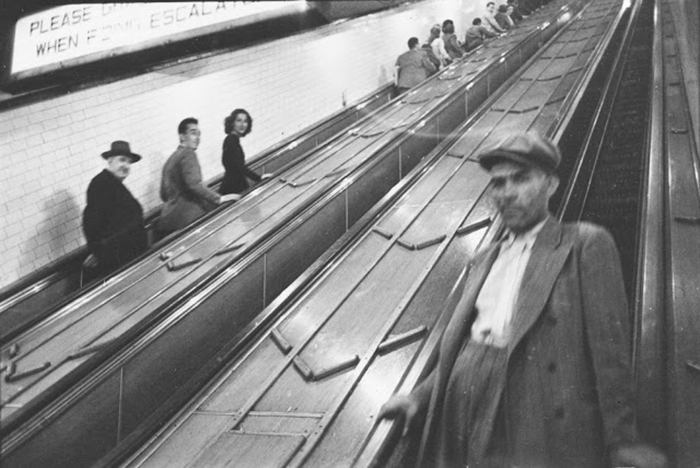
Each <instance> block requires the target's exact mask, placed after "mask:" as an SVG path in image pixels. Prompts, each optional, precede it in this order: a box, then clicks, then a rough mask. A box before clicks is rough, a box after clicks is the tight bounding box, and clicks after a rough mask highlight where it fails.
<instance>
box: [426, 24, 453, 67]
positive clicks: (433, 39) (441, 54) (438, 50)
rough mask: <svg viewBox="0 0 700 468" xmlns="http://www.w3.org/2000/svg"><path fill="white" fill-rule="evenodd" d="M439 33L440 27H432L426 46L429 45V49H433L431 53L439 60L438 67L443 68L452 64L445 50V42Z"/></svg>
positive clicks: (436, 25) (437, 25)
mask: <svg viewBox="0 0 700 468" xmlns="http://www.w3.org/2000/svg"><path fill="white" fill-rule="evenodd" d="M440 33H442V28H441V27H440V25H439V24H435V25H433V27H432V28H431V29H430V37H428V44H430V47H432V49H433V53H434V54H435V56H436V57H437V58H438V60H440V66H441V67H444V66H445V65H449V64H450V63H452V59H451V58H450V55H449V54H448V53H447V51H446V50H445V42H444V41H443V40H442V37H440Z"/></svg>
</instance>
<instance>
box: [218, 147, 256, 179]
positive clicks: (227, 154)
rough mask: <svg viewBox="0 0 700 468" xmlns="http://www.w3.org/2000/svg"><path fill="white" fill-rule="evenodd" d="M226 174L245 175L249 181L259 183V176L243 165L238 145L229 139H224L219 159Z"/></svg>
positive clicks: (241, 149)
mask: <svg viewBox="0 0 700 468" xmlns="http://www.w3.org/2000/svg"><path fill="white" fill-rule="evenodd" d="M221 162H222V163H223V165H224V169H226V172H228V173H230V174H245V175H246V177H248V178H249V179H251V180H254V181H255V182H260V180H261V177H260V175H259V174H258V173H257V172H255V171H253V170H252V169H250V168H248V166H246V164H245V154H244V153H243V148H241V145H240V144H239V143H236V142H234V141H233V140H232V139H231V138H229V137H226V139H225V140H224V151H223V156H222V158H221Z"/></svg>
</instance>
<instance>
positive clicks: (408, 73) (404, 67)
mask: <svg viewBox="0 0 700 468" xmlns="http://www.w3.org/2000/svg"><path fill="white" fill-rule="evenodd" d="M396 67H397V80H396V86H397V87H398V88H399V94H403V93H405V92H406V91H408V90H409V89H410V88H412V87H414V86H415V85H417V84H419V83H421V82H422V81H424V80H425V79H426V78H428V76H429V75H430V74H432V73H434V72H435V71H436V70H437V68H435V65H433V64H432V62H431V61H430V59H428V56H427V55H426V53H425V52H423V51H421V50H420V49H419V48H418V38H417V37H412V38H410V39H409V40H408V52H404V53H403V54H401V55H399V57H398V58H397V59H396Z"/></svg>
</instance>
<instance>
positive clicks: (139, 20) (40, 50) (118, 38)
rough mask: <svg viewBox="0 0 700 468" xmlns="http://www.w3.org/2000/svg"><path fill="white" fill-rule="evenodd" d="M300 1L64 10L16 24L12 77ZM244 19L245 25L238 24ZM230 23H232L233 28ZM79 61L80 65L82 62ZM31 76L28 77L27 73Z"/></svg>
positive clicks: (275, 11) (290, 7) (263, 14)
mask: <svg viewBox="0 0 700 468" xmlns="http://www.w3.org/2000/svg"><path fill="white" fill-rule="evenodd" d="M305 3H306V2H304V1H293V2H290V1H257V2H249V1H234V2H177V3H105V4H74V5H64V6H60V7H56V8H52V9H50V10H45V11H43V12H41V13H36V14H34V15H30V16H27V17H24V18H21V19H20V20H19V21H17V25H16V28H15V40H14V48H13V54H12V74H17V73H21V72H28V71H32V70H36V69H39V70H40V71H41V72H45V71H48V70H52V69H56V68H61V67H64V66H69V65H75V64H77V63H83V62H86V61H91V60H96V59H99V58H104V57H109V56H112V55H117V54H123V53H127V52H131V51H134V50H142V49H144V48H148V47H153V46H156V45H161V44H164V43H167V42H170V41H171V40H180V39H185V38H189V37H195V36H197V35H201V34H205V33H210V32H213V31H217V30H223V29H227V28H228V27H230V26H231V25H232V24H245V23H250V22H252V21H254V20H256V19H257V20H260V19H267V18H271V17H274V16H280V15H282V14H287V13H291V12H294V11H300V10H301V9H303V8H305ZM243 19H246V20H248V21H240V20H243ZM232 22H233V23H232ZM81 59H82V60H81ZM26 74H32V73H26Z"/></svg>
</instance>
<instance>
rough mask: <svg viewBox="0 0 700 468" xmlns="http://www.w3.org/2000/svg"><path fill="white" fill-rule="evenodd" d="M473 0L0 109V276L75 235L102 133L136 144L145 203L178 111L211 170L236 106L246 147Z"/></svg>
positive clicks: (367, 81)
mask: <svg viewBox="0 0 700 468" xmlns="http://www.w3.org/2000/svg"><path fill="white" fill-rule="evenodd" d="M475 5H481V3H480V2H475V1H474V0H460V1H454V0H425V1H422V2H418V3H413V4H408V5H401V6H398V7H396V8H394V9H392V10H389V11H385V12H379V13H375V14H371V15H367V16H364V17H361V18H357V19H353V20H350V21H346V22H342V23H340V24H334V25H327V26H322V27H320V28H317V29H315V30H312V31H307V32H303V33H300V34H296V35H294V36H291V37H287V38H284V39H282V40H277V41H270V42H268V43H263V44H258V45H255V46H253V47H250V48H247V49H243V50H236V51H231V52H226V53H221V54H219V55H214V56H209V57H206V58H203V59H199V60H191V61H187V62H184V63H181V64H178V65H171V66H165V67H162V68H160V69H158V70H156V71H153V72H150V73H146V74H144V75H140V76H135V77H131V78H128V79H124V80H120V81H117V82H114V83H109V84H106V85H102V86H97V87H92V88H86V89H83V90H77V91H74V92H71V93H69V94H66V95H63V96H59V97H55V98H51V99H47V100H45V101H41V102H37V103H33V104H29V105H26V106H23V107H20V108H17V109H12V110H9V111H5V112H0V129H2V130H0V154H2V157H3V158H7V157H8V154H9V161H10V162H11V166H10V167H14V169H18V168H19V169H20V172H19V173H20V174H22V175H24V176H25V177H17V176H11V177H9V176H7V177H6V174H11V172H9V171H8V170H7V169H8V167H7V166H6V168H5V173H4V174H2V175H0V180H2V184H3V190H2V191H0V206H3V207H5V208H4V213H3V216H2V223H1V224H0V227H1V228H2V229H0V235H1V236H2V238H1V239H0V254H1V255H2V259H3V262H0V266H1V268H2V277H1V278H0V287H3V286H6V285H8V284H10V283H12V282H13V281H15V280H17V279H18V278H20V277H21V276H23V275H27V274H29V273H31V272H32V271H33V269H35V268H39V267H41V266H43V265H45V264H46V263H48V262H50V261H52V260H54V259H56V258H59V257H60V256H61V255H65V254H66V253H67V252H70V251H71V250H72V249H75V248H78V247H79V246H81V245H83V244H84V242H85V240H84V237H83V233H82V228H81V216H82V211H83V209H84V207H85V191H86V189H87V186H88V184H89V182H90V180H91V179H92V178H93V177H94V176H95V175H96V174H97V173H98V172H100V171H101V170H102V168H103V167H104V161H103V160H102V158H101V157H100V153H102V152H103V151H106V150H107V149H108V148H109V145H110V143H111V141H113V140H117V139H120V140H127V141H129V142H130V144H131V147H132V149H133V151H135V152H137V153H139V154H141V155H142V156H143V158H144V159H143V160H142V161H141V162H139V163H138V164H136V165H134V166H133V167H132V175H131V176H130V177H129V179H127V181H126V185H127V187H128V188H129V190H131V191H132V193H133V194H134V195H135V196H136V197H137V198H138V199H139V201H140V202H141V204H142V205H143V207H144V210H146V211H147V210H149V209H151V208H154V207H156V206H158V204H159V203H160V199H159V196H158V187H159V184H160V172H161V168H162V165H163V163H164V162H165V160H166V159H167V158H168V156H169V155H170V154H171V153H172V152H173V151H174V150H175V148H176V147H177V144H178V138H177V124H178V123H179V122H180V121H181V120H182V119H183V118H185V117H188V116H195V117H197V118H199V120H200V128H201V129H202V131H203V139H202V143H201V146H200V148H199V150H198V155H199V158H200V163H201V165H202V172H203V174H204V177H205V178H207V179H208V178H211V177H214V176H215V175H217V174H219V173H220V172H221V170H222V168H221V144H222V141H223V139H224V136H225V135H224V133H223V119H224V117H225V116H226V115H228V113H230V112H231V110H233V109H234V108H236V107H244V108H246V109H247V110H248V111H249V112H250V113H251V114H252V116H253V118H254V119H255V124H254V129H253V132H252V133H251V134H250V135H249V136H247V137H246V138H245V139H244V140H243V147H244V150H245V151H246V154H247V155H248V156H249V157H250V156H253V155H255V154H256V153H258V152H260V151H262V150H264V149H265V148H267V147H269V146H271V145H273V144H275V143H277V142H278V141H280V140H281V139H283V138H285V137H287V136H289V135H291V134H293V133H295V132H297V131H299V130H301V129H303V128H305V127H307V126H309V125H312V124H314V123H315V122H318V121H320V120H322V119H323V118H324V117H326V116H328V115H329V114H331V113H333V112H336V111H338V110H339V109H340V108H341V107H342V100H343V93H344V94H345V98H346V100H347V101H348V102H352V101H354V100H357V99H359V98H361V97H363V96H365V95H367V94H369V93H371V92H373V91H374V90H376V89H377V88H379V87H380V86H383V85H384V84H386V83H389V82H391V81H393V68H394V67H393V65H394V62H395V60H396V56H397V55H398V54H400V53H402V52H403V51H404V50H405V49H406V41H407V40H408V37H410V36H417V37H418V38H419V39H420V40H424V39H425V38H426V37H427V36H428V32H429V29H430V26H431V25H432V24H434V23H436V22H442V20H443V19H445V18H448V17H450V18H452V19H453V20H454V21H455V23H456V26H457V30H458V33H459V32H460V31H463V30H464V27H466V24H467V17H471V16H474V15H475V13H474V12H475V11H476V8H475ZM479 8H480V7H479ZM10 122H11V125H9V123H10ZM4 130H7V131H4ZM3 177H5V178H3Z"/></svg>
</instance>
